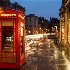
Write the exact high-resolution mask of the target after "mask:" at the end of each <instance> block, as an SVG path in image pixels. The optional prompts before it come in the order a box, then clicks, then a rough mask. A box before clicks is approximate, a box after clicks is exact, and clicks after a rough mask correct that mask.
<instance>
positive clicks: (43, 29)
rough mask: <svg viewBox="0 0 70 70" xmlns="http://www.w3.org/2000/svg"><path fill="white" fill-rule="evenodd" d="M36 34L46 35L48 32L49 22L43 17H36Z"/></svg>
mask: <svg viewBox="0 0 70 70" xmlns="http://www.w3.org/2000/svg"><path fill="white" fill-rule="evenodd" d="M38 25H40V26H39V28H38V32H39V33H42V34H43V33H47V32H48V25H49V21H48V20H46V19H45V18H44V17H38Z"/></svg>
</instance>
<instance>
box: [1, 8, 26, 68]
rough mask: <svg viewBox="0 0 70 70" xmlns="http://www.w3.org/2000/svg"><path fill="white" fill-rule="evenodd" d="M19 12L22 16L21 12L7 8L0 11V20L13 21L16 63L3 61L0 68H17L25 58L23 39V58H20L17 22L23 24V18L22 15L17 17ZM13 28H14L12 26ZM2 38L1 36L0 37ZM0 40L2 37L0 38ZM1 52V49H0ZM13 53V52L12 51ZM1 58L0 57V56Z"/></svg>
mask: <svg viewBox="0 0 70 70" xmlns="http://www.w3.org/2000/svg"><path fill="white" fill-rule="evenodd" d="M1 14H16V16H1ZM19 14H20V15H21V16H22V17H24V14H23V13H22V12H19V11H16V10H12V9H8V10H3V12H2V13H0V21H1V22H2V21H5V20H6V21H8V20H9V21H13V23H14V21H15V47H16V63H5V62H0V68H14V69H16V68H19V67H20V66H21V65H22V64H23V63H24V60H25V41H24V54H23V55H24V58H23V59H22V60H20V57H21V56H20V32H19V24H20V22H23V23H24V25H25V18H24V19H22V17H21V16H20V17H19ZM13 30H14V28H13ZM1 31H2V30H1ZM24 37H25V33H24ZM1 38H2V37H1ZM1 40H2V39H1ZM1 52H2V50H1ZM13 54H14V52H13ZM1 59H2V58H1Z"/></svg>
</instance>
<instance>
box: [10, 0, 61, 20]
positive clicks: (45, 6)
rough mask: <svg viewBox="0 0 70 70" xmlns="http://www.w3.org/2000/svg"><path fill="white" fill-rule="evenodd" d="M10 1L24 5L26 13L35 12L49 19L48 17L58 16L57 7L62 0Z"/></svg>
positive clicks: (58, 7)
mask: <svg viewBox="0 0 70 70" xmlns="http://www.w3.org/2000/svg"><path fill="white" fill-rule="evenodd" d="M10 1H11V2H12V3H14V2H17V3H18V4H19V5H21V6H22V7H25V9H26V12H25V14H26V15H29V14H35V15H36V16H38V17H40V16H41V17H44V18H45V19H47V20H50V17H53V18H58V19H60V18H59V9H60V7H61V5H62V0H10Z"/></svg>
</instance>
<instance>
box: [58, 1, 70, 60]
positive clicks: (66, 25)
mask: <svg viewBox="0 0 70 70" xmlns="http://www.w3.org/2000/svg"><path fill="white" fill-rule="evenodd" d="M59 11H60V13H59V15H60V50H61V51H62V53H63V54H65V55H66V57H67V58H68V59H69V60H70V0H62V6H61V8H60V9H59Z"/></svg>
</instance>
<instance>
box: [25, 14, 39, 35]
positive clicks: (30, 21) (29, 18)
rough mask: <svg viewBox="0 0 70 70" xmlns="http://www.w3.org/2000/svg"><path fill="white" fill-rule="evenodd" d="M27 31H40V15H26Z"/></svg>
mask: <svg viewBox="0 0 70 70" xmlns="http://www.w3.org/2000/svg"><path fill="white" fill-rule="evenodd" d="M26 33H27V34H37V33H38V17H37V16H35V14H29V15H26Z"/></svg>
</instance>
